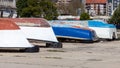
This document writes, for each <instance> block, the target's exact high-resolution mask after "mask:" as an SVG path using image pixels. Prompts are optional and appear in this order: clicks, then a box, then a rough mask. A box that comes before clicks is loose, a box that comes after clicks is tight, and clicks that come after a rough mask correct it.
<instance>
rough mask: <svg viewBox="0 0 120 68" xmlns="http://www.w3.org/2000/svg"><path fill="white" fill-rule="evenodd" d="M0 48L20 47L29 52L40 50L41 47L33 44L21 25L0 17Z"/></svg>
mask: <svg viewBox="0 0 120 68" xmlns="http://www.w3.org/2000/svg"><path fill="white" fill-rule="evenodd" d="M0 48H1V49H8V48H9V49H19V50H24V51H27V52H38V51H39V48H38V47H36V46H33V45H31V44H30V43H29V42H28V40H27V39H26V37H25V35H24V34H23V32H22V31H21V30H20V28H19V26H18V25H16V24H15V23H14V22H12V21H10V20H3V19H0Z"/></svg>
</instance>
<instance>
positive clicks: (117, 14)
mask: <svg viewBox="0 0 120 68" xmlns="http://www.w3.org/2000/svg"><path fill="white" fill-rule="evenodd" d="M109 23H112V24H115V25H119V24H120V5H119V6H118V7H117V8H116V10H115V11H114V13H113V15H112V17H111V18H110V19H109Z"/></svg>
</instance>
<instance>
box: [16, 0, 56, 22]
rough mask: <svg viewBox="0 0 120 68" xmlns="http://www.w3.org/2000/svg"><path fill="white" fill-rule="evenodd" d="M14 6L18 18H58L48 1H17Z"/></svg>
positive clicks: (53, 6) (53, 7) (52, 5)
mask: <svg viewBox="0 0 120 68" xmlns="http://www.w3.org/2000/svg"><path fill="white" fill-rule="evenodd" d="M16 6H17V12H18V15H19V16H20V17H44V18H46V19H48V20H51V19H57V16H58V13H57V8H56V6H55V4H54V3H53V2H51V1H49V0H18V1H17V3H16Z"/></svg>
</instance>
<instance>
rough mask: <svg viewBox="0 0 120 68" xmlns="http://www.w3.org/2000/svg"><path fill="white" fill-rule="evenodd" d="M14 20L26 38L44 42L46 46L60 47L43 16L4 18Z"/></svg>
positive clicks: (60, 44)
mask: <svg viewBox="0 0 120 68" xmlns="http://www.w3.org/2000/svg"><path fill="white" fill-rule="evenodd" d="M4 19H9V20H11V21H13V22H15V23H16V24H17V25H19V26H20V28H21V30H22V32H23V33H24V34H25V35H26V37H27V38H28V39H35V40H41V41H44V42H46V46H47V47H54V48H62V43H60V42H58V40H57V38H56V36H55V34H54V32H53V29H52V27H51V26H50V25H49V23H48V22H47V20H45V19H43V18H4Z"/></svg>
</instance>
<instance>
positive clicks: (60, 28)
mask: <svg viewBox="0 0 120 68" xmlns="http://www.w3.org/2000/svg"><path fill="white" fill-rule="evenodd" d="M49 23H50V25H51V26H52V27H53V30H54V32H55V35H56V37H57V38H68V39H77V40H88V41H96V40H98V38H97V36H96V33H95V31H94V30H92V29H90V28H84V27H82V26H79V25H78V24H79V23H76V22H69V21H66V20H51V21H49Z"/></svg>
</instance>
